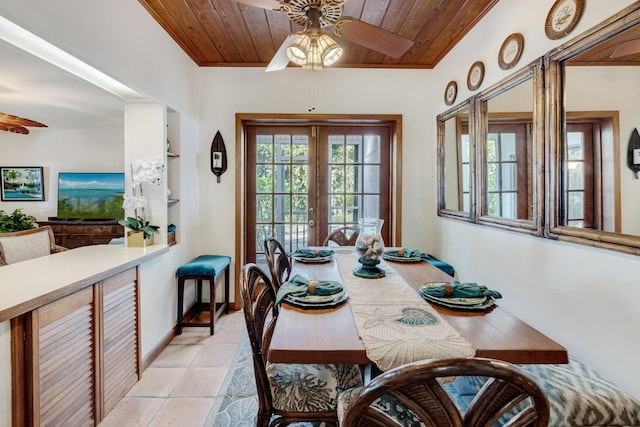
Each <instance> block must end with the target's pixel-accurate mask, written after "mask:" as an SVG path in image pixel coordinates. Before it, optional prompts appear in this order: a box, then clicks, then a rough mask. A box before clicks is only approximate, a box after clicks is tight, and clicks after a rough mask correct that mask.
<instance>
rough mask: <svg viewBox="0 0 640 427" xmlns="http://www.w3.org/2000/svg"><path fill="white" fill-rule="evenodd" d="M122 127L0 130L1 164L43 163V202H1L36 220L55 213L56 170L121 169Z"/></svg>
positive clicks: (3, 206) (8, 209)
mask: <svg viewBox="0 0 640 427" xmlns="http://www.w3.org/2000/svg"><path fill="white" fill-rule="evenodd" d="M123 148H124V130H123V128H122V127H117V128H99V129H76V130H65V131H46V130H45V131H41V130H39V129H38V130H32V131H31V132H30V133H29V134H28V135H20V134H15V133H9V132H1V133H0V153H2V155H1V158H2V161H1V162H0V163H2V164H1V165H0V166H42V167H43V172H44V173H43V175H44V176H43V179H44V186H45V191H44V197H45V201H44V202H0V210H3V211H5V213H11V212H13V211H14V209H22V212H24V213H26V214H29V215H33V216H35V217H36V219H38V220H39V221H45V220H46V219H47V218H48V217H50V216H56V215H57V209H58V172H122V171H124V164H123Z"/></svg>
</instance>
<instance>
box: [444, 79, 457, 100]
mask: <svg viewBox="0 0 640 427" xmlns="http://www.w3.org/2000/svg"><path fill="white" fill-rule="evenodd" d="M456 96H458V84H457V83H456V82H454V81H453V80H452V81H450V82H449V84H447V87H446V88H445V89H444V103H445V104H447V105H453V103H454V102H456Z"/></svg>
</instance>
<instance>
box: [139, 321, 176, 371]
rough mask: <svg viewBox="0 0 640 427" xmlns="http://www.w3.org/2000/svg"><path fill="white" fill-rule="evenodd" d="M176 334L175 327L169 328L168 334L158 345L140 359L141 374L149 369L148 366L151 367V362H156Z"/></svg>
mask: <svg viewBox="0 0 640 427" xmlns="http://www.w3.org/2000/svg"><path fill="white" fill-rule="evenodd" d="M176 332H177V331H176V327H175V326H174V327H173V328H171V330H170V331H169V333H168V334H167V335H165V336H164V338H162V339H161V340H160V342H159V343H158V345H156V346H155V347H154V348H152V349H151V351H150V352H149V353H147V354H146V355H145V356H144V357H143V358H142V372H144V371H145V370H146V369H147V368H148V367H149V365H151V364H152V363H153V361H154V360H156V359H157V358H158V356H160V353H162V350H164V349H165V348H166V347H167V346H168V345H169V343H170V342H171V340H172V339H173V337H175V336H176Z"/></svg>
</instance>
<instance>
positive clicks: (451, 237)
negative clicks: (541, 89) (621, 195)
mask: <svg viewBox="0 0 640 427" xmlns="http://www.w3.org/2000/svg"><path fill="white" fill-rule="evenodd" d="M553 3H554V0H544V1H542V2H535V5H536V7H532V5H533V4H534V3H532V2H530V1H527V0H502V1H500V2H499V3H498V4H497V5H496V6H495V7H494V9H493V10H492V11H491V12H490V13H489V14H488V15H487V16H486V17H485V18H484V19H483V20H482V21H481V22H480V23H479V24H478V25H477V26H476V28H474V30H473V31H472V32H471V33H469V34H468V36H467V37H465V38H464V39H463V40H462V41H461V43H460V44H459V45H458V46H457V47H456V48H455V49H454V50H453V51H452V52H450V54H449V55H448V56H447V57H446V58H444V60H443V61H442V62H441V63H440V64H439V65H438V66H437V67H436V68H435V70H434V75H433V82H434V86H433V90H434V93H435V94H436V95H437V96H436V97H435V102H434V108H435V112H436V113H440V112H442V111H445V110H446V109H447V107H446V106H445V105H444V102H443V101H442V93H443V92H444V88H445V87H446V85H447V83H448V82H449V81H450V80H457V82H458V88H459V92H460V93H459V94H458V99H457V102H456V103H458V102H460V101H462V100H464V99H466V98H468V97H469V96H470V95H472V93H471V92H469V91H468V90H467V88H466V84H465V82H466V75H467V71H468V70H469V67H470V66H471V64H472V63H473V62H475V61H477V60H482V61H484V64H485V68H486V73H485V81H484V83H483V84H482V86H481V88H480V89H481V90H482V89H484V88H488V87H490V86H491V85H492V84H494V83H496V82H497V81H499V80H500V79H502V78H504V77H506V76H507V75H509V74H510V72H509V71H503V70H500V69H499V67H498V64H497V55H498V50H499V48H500V45H501V44H502V42H503V41H504V39H505V38H506V37H507V36H508V35H509V34H511V33H514V32H520V33H522V34H523V35H524V39H525V48H524V52H523V56H522V59H521V60H520V62H519V64H518V66H517V67H516V68H515V69H514V70H512V71H515V70H517V69H518V68H519V67H521V66H525V65H526V64H528V63H529V62H531V61H533V60H534V59H536V58H537V57H540V56H542V55H543V54H544V53H545V52H547V51H549V50H550V49H552V48H553V47H554V46H556V45H559V44H561V43H562V42H565V41H567V40H569V39H570V37H572V36H576V35H578V34H580V33H581V32H582V31H585V30H586V29H588V28H590V27H592V26H594V25H595V24H596V23H598V22H600V21H601V20H603V19H605V18H606V17H608V16H611V15H613V14H614V13H616V12H618V11H619V10H621V9H623V8H624V7H625V6H627V5H629V4H631V3H634V2H633V1H628V0H627V1H623V0H611V1H607V2H594V1H591V2H585V3H586V6H585V11H584V14H583V17H582V19H581V21H580V23H579V24H578V26H577V28H576V29H575V30H574V32H573V33H572V34H571V35H570V36H569V37H567V38H566V39H562V40H559V41H551V40H548V39H546V37H545V35H544V22H545V19H546V15H547V11H548V10H549V8H550V7H551V5H552V4H553ZM627 137H628V136H627ZM621 138H622V139H623V140H624V138H625V136H624V135H622V137H621ZM431 139H432V140H435V135H434V136H433V137H432V138H431ZM621 142H622V141H621ZM431 149H432V150H434V152H435V146H432V147H431ZM622 164H624V163H622ZM433 220H434V221H436V222H437V223H438V229H439V233H440V235H439V236H438V242H439V245H438V251H439V252H441V254H442V256H443V257H444V259H446V260H447V261H448V262H451V263H452V264H453V265H454V266H455V267H456V268H457V274H458V275H459V278H460V279H461V280H467V281H474V282H481V283H485V284H486V285H488V286H490V287H492V288H495V289H499V290H500V291H501V292H502V294H503V296H504V298H503V299H502V300H501V301H500V305H501V306H502V307H504V308H505V309H507V310H508V311H510V312H512V313H513V314H515V315H517V316H518V317H520V318H522V319H524V320H526V321H527V322H529V323H530V324H531V325H533V326H534V327H536V328H537V329H539V330H541V331H543V332H544V333H546V334H547V335H549V336H550V337H552V338H554V339H555V340H557V341H558V342H560V343H561V344H562V345H564V346H565V347H567V349H568V350H569V353H570V354H572V355H574V356H576V357H578V358H579V359H582V360H584V361H585V362H587V363H589V364H590V365H592V366H593V367H594V368H595V369H596V370H598V371H600V372H601V373H602V374H604V375H605V376H607V377H609V378H610V379H611V380H613V381H614V382H615V383H617V384H618V385H619V386H621V387H622V388H624V389H626V390H627V391H629V392H631V393H632V394H634V395H635V396H636V397H640V382H639V381H638V378H640V366H638V364H637V362H636V359H637V354H638V353H640V331H639V330H638V328H637V325H638V324H640V312H639V311H638V310H637V306H638V304H639V303H640V289H639V288H638V280H636V279H635V277H636V272H637V270H638V268H639V267H640V258H639V257H638V256H632V255H625V254H621V253H617V252H612V251H606V250H601V249H595V248H591V247H587V246H582V245H576V244H569V243H562V242H557V241H551V240H548V239H541V238H536V237H531V236H528V235H523V234H519V233H515V232H508V231H501V230H498V229H495V228H491V227H487V226H478V225H472V224H468V223H463V222H460V221H455V220H451V219H442V218H433Z"/></svg>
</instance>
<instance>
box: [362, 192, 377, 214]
mask: <svg viewBox="0 0 640 427" xmlns="http://www.w3.org/2000/svg"><path fill="white" fill-rule="evenodd" d="M363 199H364V212H363V217H364V218H379V217H380V196H379V195H377V194H376V195H365V196H363Z"/></svg>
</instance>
